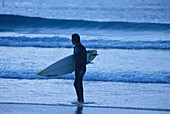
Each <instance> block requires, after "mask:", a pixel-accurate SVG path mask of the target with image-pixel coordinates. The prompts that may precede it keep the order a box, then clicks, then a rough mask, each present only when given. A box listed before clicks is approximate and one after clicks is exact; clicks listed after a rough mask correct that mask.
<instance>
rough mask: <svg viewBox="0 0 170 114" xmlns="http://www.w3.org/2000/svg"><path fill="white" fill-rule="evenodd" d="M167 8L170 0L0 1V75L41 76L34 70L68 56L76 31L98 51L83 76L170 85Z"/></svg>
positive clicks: (169, 15) (23, 77)
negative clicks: (72, 35) (72, 36)
mask: <svg viewBox="0 0 170 114" xmlns="http://www.w3.org/2000/svg"><path fill="white" fill-rule="evenodd" d="M169 6H170V1H169V0H154V1H153V0H138V1H134V0H121V1H118V0H107V1H105V0H94V1H76V0H70V1H68V0H62V1H59V0H48V1H46V0H36V1H34V0H24V1H23V0H15V1H11V0H5V1H4V3H3V1H0V68H1V69H0V77H1V78H16V79H41V78H45V77H40V76H37V75H36V74H37V73H38V72H39V71H41V70H42V69H44V68H45V67H47V66H48V65H50V64H52V63H53V62H56V61H57V60H59V59H61V58H63V57H65V56H67V55H70V54H72V52H73V50H72V48H73V45H72V43H71V34H73V33H79V34H80V36H81V41H82V44H83V45H85V46H86V48H87V49H96V50H98V53H99V56H97V57H96V59H95V60H94V64H93V65H88V66H87V68H88V69H87V73H86V75H85V76H84V80H92V81H111V82H128V83H132V82H133V83H136V82H137V83H139V82H140V83H170V7H169ZM54 78H62V79H74V73H72V74H68V75H66V76H61V77H54ZM45 79H46V78H45Z"/></svg>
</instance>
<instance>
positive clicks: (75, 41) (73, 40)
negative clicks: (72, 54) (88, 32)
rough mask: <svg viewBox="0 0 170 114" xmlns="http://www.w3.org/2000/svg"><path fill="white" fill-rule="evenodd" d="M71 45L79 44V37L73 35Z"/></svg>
mask: <svg viewBox="0 0 170 114" xmlns="http://www.w3.org/2000/svg"><path fill="white" fill-rule="evenodd" d="M72 43H73V44H74V45H77V44H79V43H80V36H79V35H78V34H73V35H72Z"/></svg>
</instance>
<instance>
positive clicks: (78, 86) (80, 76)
mask: <svg viewBox="0 0 170 114" xmlns="http://www.w3.org/2000/svg"><path fill="white" fill-rule="evenodd" d="M84 74H85V71H78V72H77V71H76V72H75V75H76V79H75V82H74V87H75V89H76V93H77V98H78V101H79V102H84V98H83V84H82V80H83V75H84Z"/></svg>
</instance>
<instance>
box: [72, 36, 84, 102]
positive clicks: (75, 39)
mask: <svg viewBox="0 0 170 114" xmlns="http://www.w3.org/2000/svg"><path fill="white" fill-rule="evenodd" d="M72 43H73V45H75V47H74V58H75V61H76V63H75V81H74V87H75V90H76V94H77V98H78V102H79V103H83V102H84V97H83V84H82V81H83V76H84V74H85V72H86V63H87V56H86V48H85V47H84V46H83V45H82V44H81V43H80V36H79V35H78V34H73V35H72Z"/></svg>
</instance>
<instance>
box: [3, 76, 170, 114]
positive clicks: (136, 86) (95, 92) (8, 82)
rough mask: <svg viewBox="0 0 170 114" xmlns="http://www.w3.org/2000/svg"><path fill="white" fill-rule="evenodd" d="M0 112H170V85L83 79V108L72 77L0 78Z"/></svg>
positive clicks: (63, 113) (58, 113)
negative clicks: (77, 100) (79, 104)
mask: <svg viewBox="0 0 170 114" xmlns="http://www.w3.org/2000/svg"><path fill="white" fill-rule="evenodd" d="M0 85H1V87H0V113H1V114H3V113H4V114H6V113H11V114H14V113H16V114H19V113H22V114H23V113H50V114H51V113H57V114H67V113H68V114H77V113H78V114H81V112H82V113H83V114H92V113H93V114H104V113H107V114H111V113H120V114H122V113H154V114H164V113H170V107H169V106H170V98H169V96H170V89H169V88H170V86H169V84H154V83H121V82H100V81H84V94H85V102H95V103H94V104H84V105H83V107H78V106H77V105H73V104H72V103H71V102H74V101H76V94H75V90H74V87H73V80H64V79H49V80H43V79H39V80H38V79H34V80H28V79H27V80H26V79H1V81H0Z"/></svg>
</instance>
